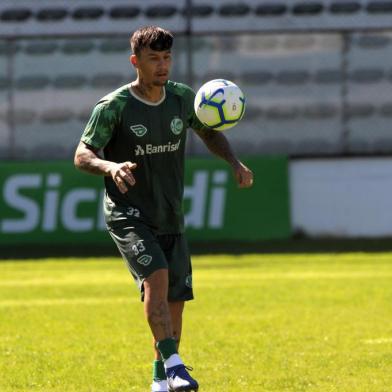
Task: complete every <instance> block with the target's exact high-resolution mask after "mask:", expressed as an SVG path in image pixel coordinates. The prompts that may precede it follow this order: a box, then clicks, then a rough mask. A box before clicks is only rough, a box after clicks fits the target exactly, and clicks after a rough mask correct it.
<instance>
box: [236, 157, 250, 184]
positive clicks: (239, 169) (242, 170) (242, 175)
mask: <svg viewBox="0 0 392 392" xmlns="http://www.w3.org/2000/svg"><path fill="white" fill-rule="evenodd" d="M233 170H234V176H235V179H236V181H237V184H238V186H239V187H240V188H250V187H251V186H252V185H253V172H252V170H250V169H249V168H247V167H246V166H245V165H244V164H243V163H242V162H240V161H238V162H237V163H236V164H235V165H234V166H233Z"/></svg>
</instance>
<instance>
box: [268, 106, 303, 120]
mask: <svg viewBox="0 0 392 392" xmlns="http://www.w3.org/2000/svg"><path fill="white" fill-rule="evenodd" d="M264 113H265V117H266V118H267V119H270V120H283V121H285V120H292V119H293V118H296V117H297V116H298V114H299V110H298V108H296V107H294V106H286V107H285V106H277V107H271V108H266V109H265V110H264Z"/></svg>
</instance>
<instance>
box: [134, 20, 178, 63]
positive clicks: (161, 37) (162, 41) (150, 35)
mask: <svg viewBox="0 0 392 392" xmlns="http://www.w3.org/2000/svg"><path fill="white" fill-rule="evenodd" d="M130 42H131V49H132V53H134V54H135V55H136V56H137V55H139V54H140V51H141V50H142V49H144V48H150V49H152V50H157V51H160V52H161V51H164V50H170V49H171V47H172V45H173V34H172V33H171V32H170V31H168V30H165V29H162V28H161V27H158V26H146V27H142V28H140V29H138V30H136V31H135V32H134V33H133V34H132V36H131V39H130Z"/></svg>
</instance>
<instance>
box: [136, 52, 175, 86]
mask: <svg viewBox="0 0 392 392" xmlns="http://www.w3.org/2000/svg"><path fill="white" fill-rule="evenodd" d="M171 61H172V59H171V52H170V50H164V51H156V50H152V49H150V48H144V49H143V50H141V52H140V54H139V55H138V56H135V55H132V56H131V62H132V64H133V65H134V66H135V67H136V69H137V70H138V73H139V77H141V78H143V80H144V82H145V83H147V84H152V85H154V86H164V85H165V83H166V82H167V80H168V79H169V73H170V68H171Z"/></svg>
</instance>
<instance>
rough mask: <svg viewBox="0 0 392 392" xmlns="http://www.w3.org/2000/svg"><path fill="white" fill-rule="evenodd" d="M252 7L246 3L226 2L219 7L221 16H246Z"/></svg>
mask: <svg viewBox="0 0 392 392" xmlns="http://www.w3.org/2000/svg"><path fill="white" fill-rule="evenodd" d="M249 11H250V7H249V6H248V5H247V4H245V3H233V4H224V5H222V6H221V7H220V8H219V15H221V16H244V15H247V14H249Z"/></svg>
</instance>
